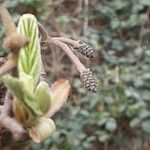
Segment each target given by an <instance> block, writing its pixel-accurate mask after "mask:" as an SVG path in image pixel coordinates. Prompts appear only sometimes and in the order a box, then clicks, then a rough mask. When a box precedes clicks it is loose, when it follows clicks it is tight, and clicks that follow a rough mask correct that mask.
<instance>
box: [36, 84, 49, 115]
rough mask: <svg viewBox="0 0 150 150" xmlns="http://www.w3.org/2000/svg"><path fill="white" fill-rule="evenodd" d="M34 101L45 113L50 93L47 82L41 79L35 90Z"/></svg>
mask: <svg viewBox="0 0 150 150" xmlns="http://www.w3.org/2000/svg"><path fill="white" fill-rule="evenodd" d="M34 99H35V102H37V103H38V105H39V107H40V109H41V111H42V112H43V113H46V112H47V111H48V109H49V108H50V103H51V93H50V88H49V86H48V84H47V83H46V82H44V81H41V82H40V83H39V84H38V85H37V88H36V90H35V97H34Z"/></svg>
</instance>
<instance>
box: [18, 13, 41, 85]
mask: <svg viewBox="0 0 150 150" xmlns="http://www.w3.org/2000/svg"><path fill="white" fill-rule="evenodd" d="M18 33H20V34H22V35H23V36H25V37H27V38H29V44H28V45H27V46H25V47H23V48H22V49H21V51H20V54H19V61H18V70H19V77H20V78H21V77H22V76H21V74H20V73H22V72H23V73H26V74H28V75H31V76H33V79H34V80H35V82H36V83H37V82H38V80H39V76H40V70H41V54H40V52H41V47H40V41H39V30H38V25H37V20H36V18H35V17H34V16H33V15H31V14H24V15H23V16H22V17H21V18H20V20H19V24H18Z"/></svg>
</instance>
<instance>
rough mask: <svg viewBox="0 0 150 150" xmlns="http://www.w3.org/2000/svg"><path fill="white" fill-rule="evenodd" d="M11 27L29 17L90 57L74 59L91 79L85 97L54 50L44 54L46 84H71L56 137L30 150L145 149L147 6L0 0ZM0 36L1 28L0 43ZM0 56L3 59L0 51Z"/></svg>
mask: <svg viewBox="0 0 150 150" xmlns="http://www.w3.org/2000/svg"><path fill="white" fill-rule="evenodd" d="M5 4H6V5H7V7H8V9H9V11H10V12H11V14H12V17H13V19H14V21H15V22H16V23H17V21H18V19H19V17H20V15H22V14H24V13H33V14H34V15H35V16H36V17H37V18H38V20H39V21H40V22H41V23H42V24H43V25H44V26H45V27H46V29H47V31H48V33H49V35H51V36H64V37H69V38H72V39H76V40H82V41H84V42H85V43H88V44H89V45H91V46H92V47H93V48H94V49H95V51H96V58H95V59H94V60H92V62H91V63H90V61H89V60H88V59H86V58H84V57H83V56H81V55H78V57H79V58H80V60H81V61H82V62H83V63H84V64H86V66H87V67H89V68H91V69H92V71H93V72H94V73H95V75H96V77H97V80H98V84H99V90H98V92H97V93H96V94H92V93H89V92H88V91H87V90H86V89H85V88H84V87H83V85H82V84H81V82H80V79H79V76H78V74H77V71H76V68H75V66H74V65H73V64H71V63H70V61H69V59H68V58H67V57H66V55H65V54H64V53H63V52H61V51H60V50H59V49H58V48H56V47H52V48H51V51H49V50H48V49H47V47H43V48H42V53H43V60H44V66H45V69H46V72H47V81H48V82H49V83H50V84H51V83H52V82H54V81H55V80H57V79H60V78H66V79H68V80H70V83H71V86H72V89H71V92H70V96H69V100H68V102H67V103H66V104H65V105H64V106H63V108H62V109H61V110H60V111H59V112H58V113H56V114H55V116H54V117H53V118H52V119H53V120H54V121H55V122H56V126H57V130H56V131H55V133H54V134H53V135H52V136H51V137H49V139H48V140H46V141H45V142H43V143H41V144H35V143H32V147H31V149H33V150H107V149H108V150H149V149H150V143H149V141H150V1H149V0H5ZM4 35H5V29H4V28H3V27H2V25H1V24H0V39H1V40H2V39H3V38H4ZM0 56H5V53H4V51H3V49H2V48H1V45H0Z"/></svg>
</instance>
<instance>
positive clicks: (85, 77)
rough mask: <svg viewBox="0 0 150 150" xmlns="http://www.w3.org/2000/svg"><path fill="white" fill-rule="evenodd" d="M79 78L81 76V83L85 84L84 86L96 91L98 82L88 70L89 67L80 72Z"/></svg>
mask: <svg viewBox="0 0 150 150" xmlns="http://www.w3.org/2000/svg"><path fill="white" fill-rule="evenodd" d="M80 78H81V80H82V82H83V84H84V85H85V87H86V88H87V89H88V90H89V91H91V92H93V93H95V92H97V89H98V84H97V82H96V80H95V78H94V76H93V73H92V72H91V71H90V69H86V70H84V71H83V72H82V73H81V75H80Z"/></svg>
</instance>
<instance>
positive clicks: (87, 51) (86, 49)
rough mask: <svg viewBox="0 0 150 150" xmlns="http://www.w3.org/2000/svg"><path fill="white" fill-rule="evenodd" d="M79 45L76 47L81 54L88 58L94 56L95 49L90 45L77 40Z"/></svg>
mask: <svg viewBox="0 0 150 150" xmlns="http://www.w3.org/2000/svg"><path fill="white" fill-rule="evenodd" d="M79 43H80V46H79V47H78V48H75V49H77V51H78V52H80V53H81V54H82V55H84V56H86V57H89V58H94V57H95V51H94V50H93V48H92V47H90V46H88V45H86V44H85V43H83V42H81V41H79Z"/></svg>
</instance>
